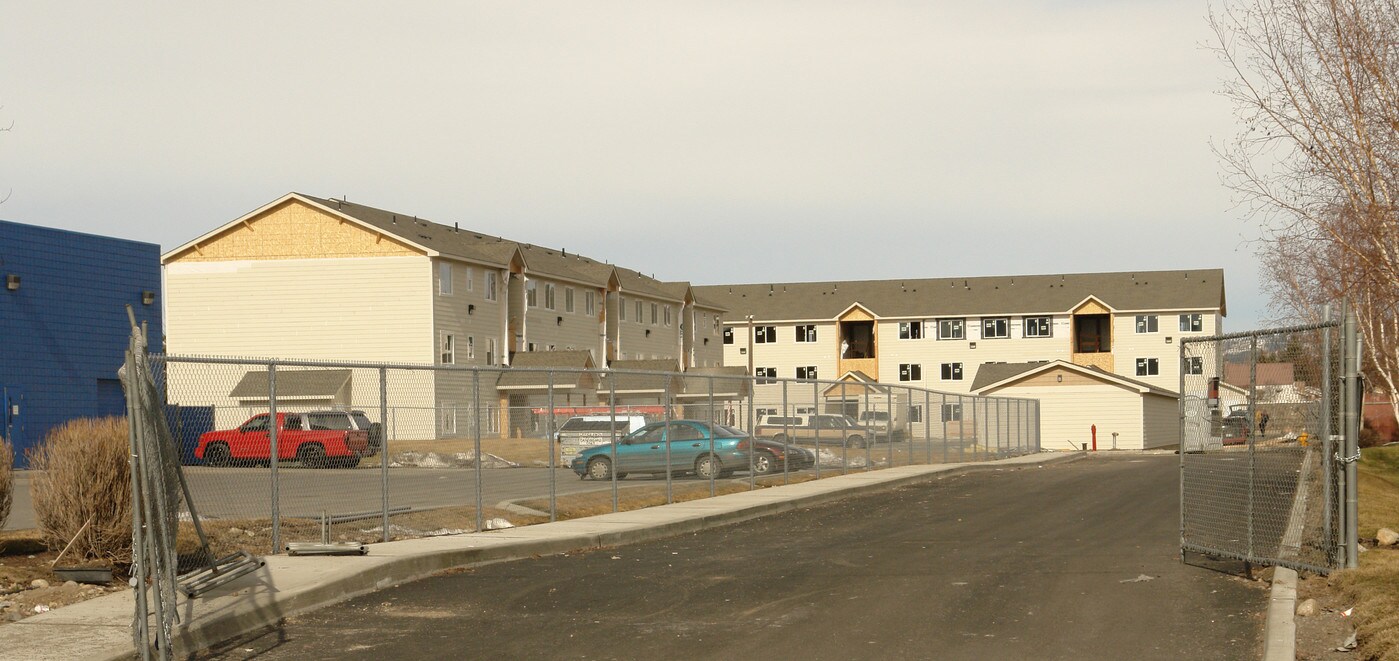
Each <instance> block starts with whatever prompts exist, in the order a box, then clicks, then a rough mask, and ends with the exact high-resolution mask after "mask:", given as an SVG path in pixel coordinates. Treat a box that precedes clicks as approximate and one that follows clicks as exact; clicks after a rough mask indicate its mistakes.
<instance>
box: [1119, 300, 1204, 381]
mask: <svg viewBox="0 0 1399 661" xmlns="http://www.w3.org/2000/svg"><path fill="white" fill-rule="evenodd" d="M1181 314H1199V315H1200V316H1201V325H1202V329H1201V330H1200V331H1197V332H1181V330H1180V315H1181ZM1138 315H1148V316H1149V315H1155V316H1156V318H1157V330H1156V332H1154V333H1153V332H1148V333H1138V332H1136V331H1137V325H1136V323H1137V322H1136V320H1137V316H1138ZM1218 324H1219V315H1218V314H1216V313H1213V312H1210V311H1204V310H1202V311H1198V312H1184V313H1182V312H1179V311H1170V312H1149V313H1135V312H1134V313H1130V314H1119V315H1115V317H1114V319H1113V328H1114V329H1115V330H1114V337H1113V347H1112V354H1113V356H1114V357H1115V359H1116V360H1115V365H1114V366H1113V367H1114V368H1115V369H1114V370H1113V371H1114V372H1116V373H1117V374H1121V375H1123V376H1125V377H1129V378H1132V379H1136V380H1138V381H1143V382H1146V383H1150V384H1151V385H1153V386H1156V387H1158V388H1164V389H1166V390H1170V391H1171V392H1175V391H1176V390H1179V389H1180V340H1181V338H1182V337H1200V336H1204V335H1213V334H1214V333H1215V332H1216V328H1218ZM1168 339H1169V341H1167V340H1168ZM1139 358H1147V359H1150V358H1155V359H1156V361H1157V366H1158V368H1157V371H1158V373H1157V374H1155V375H1150V374H1148V375H1139V374H1137V359H1139Z"/></svg>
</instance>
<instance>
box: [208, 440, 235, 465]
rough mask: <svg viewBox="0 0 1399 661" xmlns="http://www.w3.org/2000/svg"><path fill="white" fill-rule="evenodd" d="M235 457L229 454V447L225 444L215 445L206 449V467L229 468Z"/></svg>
mask: <svg viewBox="0 0 1399 661" xmlns="http://www.w3.org/2000/svg"><path fill="white" fill-rule="evenodd" d="M232 459H233V457H232V455H231V454H229V452H228V446H227V445H224V444H223V443H214V444H213V445H210V446H208V447H206V448H204V465H205V466H227V465H228V464H229V463H230V462H231V461H232Z"/></svg>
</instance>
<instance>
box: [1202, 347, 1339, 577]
mask: <svg viewBox="0 0 1399 661" xmlns="http://www.w3.org/2000/svg"><path fill="white" fill-rule="evenodd" d="M1342 335H1343V334H1342V328H1341V322H1339V321H1337V322H1328V323H1324V324H1317V325H1312V326H1300V327H1293V328H1286V329H1278V330H1267V331H1257V332H1250V333H1238V334H1232V335H1221V336H1216V337H1207V338H1187V339H1184V340H1182V342H1181V389H1180V393H1181V398H1180V408H1181V447H1180V449H1181V486H1180V490H1181V549H1182V551H1183V552H1184V551H1194V552H1201V553H1205V554H1208V555H1211V556H1216V557H1223V558H1232V559H1237V560H1244V561H1246V562H1252V563H1259V564H1269V565H1280V566H1285V567H1292V568H1294V569H1305V570H1311V571H1317V572H1323V573H1324V572H1327V571H1329V570H1330V569H1332V568H1335V567H1340V566H1342V565H1343V564H1344V563H1345V561H1346V557H1347V551H1346V547H1345V541H1346V540H1345V538H1344V536H1343V535H1342V534H1341V532H1342V531H1343V530H1344V525H1343V521H1344V511H1343V508H1342V507H1341V503H1342V501H1343V494H1344V492H1343V490H1342V488H1341V485H1342V484H1343V481H1344V480H1345V472H1344V470H1342V467H1343V464H1344V457H1343V456H1341V457H1338V456H1337V455H1338V453H1339V452H1341V451H1342V445H1343V438H1344V435H1343V433H1344V422H1345V421H1344V419H1343V417H1342V414H1343V411H1345V404H1344V402H1343V392H1344V390H1345V387H1344V386H1345V383H1344V382H1343V381H1342V377H1343V376H1344V367H1343V366H1344V365H1345V364H1346V363H1345V357H1346V356H1347V355H1351V356H1354V355H1355V353H1356V352H1358V346H1351V347H1350V348H1349V350H1347V347H1346V345H1345V343H1343V337H1342ZM1348 351H1349V353H1348ZM1352 362H1353V361H1352ZM1338 459H1339V460H1338Z"/></svg>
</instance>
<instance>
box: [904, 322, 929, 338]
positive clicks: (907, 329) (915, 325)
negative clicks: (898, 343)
mask: <svg viewBox="0 0 1399 661" xmlns="http://www.w3.org/2000/svg"><path fill="white" fill-rule="evenodd" d="M899 339H900V340H921V339H923V322H921V321H900V322H899Z"/></svg>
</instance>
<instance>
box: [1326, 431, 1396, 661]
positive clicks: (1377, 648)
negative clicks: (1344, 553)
mask: <svg viewBox="0 0 1399 661" xmlns="http://www.w3.org/2000/svg"><path fill="white" fill-rule="evenodd" d="M1358 473H1359V476H1360V484H1359V489H1360V519H1359V528H1360V530H1359V533H1360V537H1361V538H1362V539H1364V538H1373V537H1374V535H1375V531H1376V530H1378V529H1379V528H1381V527H1385V528H1390V529H1399V447H1389V448H1370V449H1367V450H1364V452H1363V459H1362V460H1361V462H1360V466H1359V469H1358ZM1333 583H1334V584H1335V585H1336V587H1338V588H1339V589H1340V590H1341V591H1342V592H1343V593H1344V594H1345V595H1346V597H1347V598H1348V599H1349V603H1351V604H1353V605H1354V606H1355V624H1356V628H1357V629H1358V630H1359V632H1360V636H1359V640H1360V649H1359V650H1357V651H1356V656H1357V658H1360V659H1378V660H1379V661H1399V549H1394V548H1376V549H1371V550H1370V552H1368V553H1363V554H1361V556H1360V567H1359V568H1358V569H1353V570H1347V571H1342V572H1337V573H1336V574H1334V578H1333Z"/></svg>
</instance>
